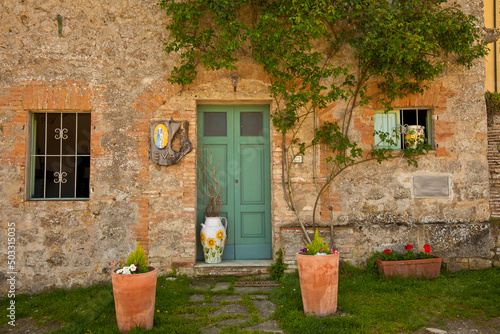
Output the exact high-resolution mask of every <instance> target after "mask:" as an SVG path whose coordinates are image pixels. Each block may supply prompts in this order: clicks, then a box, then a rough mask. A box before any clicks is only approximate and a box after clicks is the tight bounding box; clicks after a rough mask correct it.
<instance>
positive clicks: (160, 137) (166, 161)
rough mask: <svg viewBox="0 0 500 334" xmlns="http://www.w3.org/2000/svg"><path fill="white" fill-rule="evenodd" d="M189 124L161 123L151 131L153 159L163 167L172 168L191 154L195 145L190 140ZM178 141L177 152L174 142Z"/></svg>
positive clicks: (156, 124) (155, 125) (171, 121)
mask: <svg viewBox="0 0 500 334" xmlns="http://www.w3.org/2000/svg"><path fill="white" fill-rule="evenodd" d="M188 129H189V122H188V121H184V122H175V121H174V120H173V119H170V121H159V122H156V123H154V124H153V125H152V126H151V129H150V142H151V159H152V160H153V161H154V162H155V163H157V164H159V165H162V166H171V165H174V164H176V163H177V162H179V160H181V159H182V157H183V156H185V155H186V154H188V153H189V152H191V150H192V149H193V145H192V144H191V142H190V141H189V138H188ZM174 140H178V144H177V145H176V146H177V147H176V148H178V150H177V151H175V150H174V149H173V148H172V142H173V141H174Z"/></svg>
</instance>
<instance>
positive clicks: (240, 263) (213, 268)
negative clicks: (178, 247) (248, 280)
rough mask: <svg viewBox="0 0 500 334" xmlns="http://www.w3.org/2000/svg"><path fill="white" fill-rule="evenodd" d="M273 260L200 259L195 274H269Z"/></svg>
mask: <svg viewBox="0 0 500 334" xmlns="http://www.w3.org/2000/svg"><path fill="white" fill-rule="evenodd" d="M272 263H273V261H272V260H223V261H222V262H221V263H214V264H211V263H205V262H203V261H198V262H196V263H195V265H194V274H195V276H254V275H255V276H267V275H269V268H270V267H271V264H272Z"/></svg>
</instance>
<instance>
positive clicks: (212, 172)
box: [197, 146, 227, 263]
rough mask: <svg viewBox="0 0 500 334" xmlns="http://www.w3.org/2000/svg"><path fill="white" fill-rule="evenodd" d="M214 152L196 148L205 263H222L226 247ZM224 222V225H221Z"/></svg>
mask: <svg viewBox="0 0 500 334" xmlns="http://www.w3.org/2000/svg"><path fill="white" fill-rule="evenodd" d="M214 154H215V153H214V152H212V151H211V150H210V149H209V148H207V147H204V146H201V147H199V148H198V154H197V158H198V192H199V193H200V195H201V197H202V199H203V201H204V202H205V203H206V205H205V212H204V213H205V222H204V223H202V224H201V231H200V241H201V245H202V247H203V255H204V258H205V262H206V263H220V262H222V253H223V252H224V246H225V245H226V237H227V218H226V217H220V212H221V209H222V194H223V192H224V188H223V187H222V185H221V183H220V182H219V181H218V180H217V171H218V169H219V165H220V158H219V157H217V158H218V162H217V163H214V159H215V157H214ZM223 220H225V222H226V225H225V226H224V225H223V224H222V221H223Z"/></svg>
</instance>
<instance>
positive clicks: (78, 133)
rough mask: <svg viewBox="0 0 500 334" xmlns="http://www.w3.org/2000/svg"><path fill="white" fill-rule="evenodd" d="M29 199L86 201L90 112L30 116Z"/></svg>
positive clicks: (87, 194)
mask: <svg viewBox="0 0 500 334" xmlns="http://www.w3.org/2000/svg"><path fill="white" fill-rule="evenodd" d="M30 176H31V177H30V199H34V200H43V199H45V200H87V199H88V198H89V176H90V113H54V112H45V113H33V114H32V137H31V153H30Z"/></svg>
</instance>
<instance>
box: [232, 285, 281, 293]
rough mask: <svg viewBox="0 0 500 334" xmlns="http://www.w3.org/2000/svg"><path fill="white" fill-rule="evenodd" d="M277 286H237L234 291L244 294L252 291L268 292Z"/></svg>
mask: <svg viewBox="0 0 500 334" xmlns="http://www.w3.org/2000/svg"><path fill="white" fill-rule="evenodd" d="M274 289H275V288H273V287H272V286H236V287H234V293H236V294H240V295H242V294H244V293H250V294H255V293H258V292H266V293H269V292H271V291H273V290H274Z"/></svg>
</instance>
